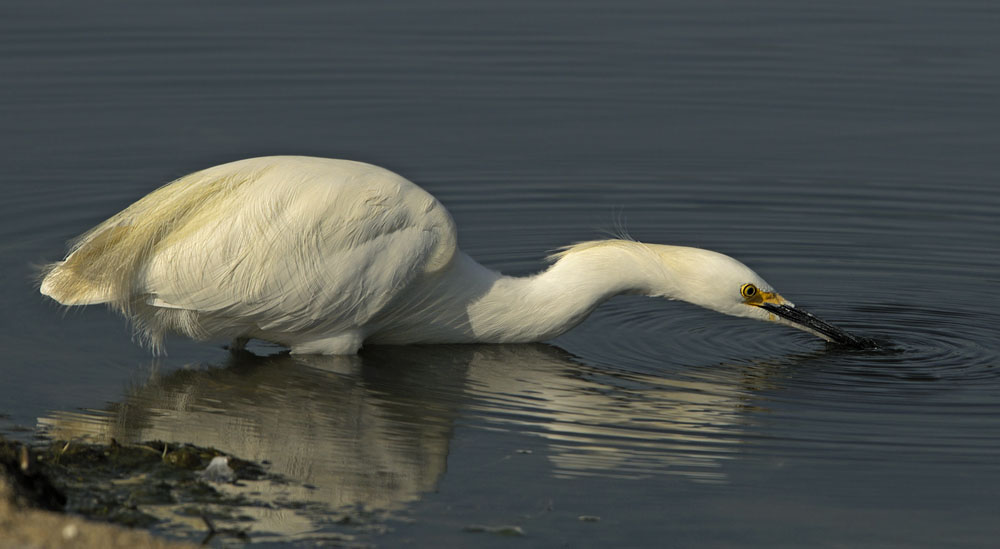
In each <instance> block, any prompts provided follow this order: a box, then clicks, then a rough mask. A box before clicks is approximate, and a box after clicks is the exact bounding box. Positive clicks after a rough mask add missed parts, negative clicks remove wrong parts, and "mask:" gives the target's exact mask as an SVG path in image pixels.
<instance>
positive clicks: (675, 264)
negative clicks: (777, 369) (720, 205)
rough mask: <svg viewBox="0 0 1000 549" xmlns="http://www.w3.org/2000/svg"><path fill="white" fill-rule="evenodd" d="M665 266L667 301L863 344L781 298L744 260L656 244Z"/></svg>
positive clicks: (705, 251) (834, 340) (850, 342)
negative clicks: (670, 300) (741, 261)
mask: <svg viewBox="0 0 1000 549" xmlns="http://www.w3.org/2000/svg"><path fill="white" fill-rule="evenodd" d="M655 250H656V252H657V253H658V254H659V255H660V256H661V258H662V260H663V265H664V273H663V279H664V287H663V289H662V292H657V293H658V294H659V295H662V296H663V297H667V298H670V299H681V300H684V301H687V302H690V303H694V304H695V305H700V306H702V307H705V308H708V309H712V310H714V311H718V312H720V313H725V314H727V315H733V316H743V317H748V318H756V319H758V320H765V321H769V322H777V323H779V324H785V325H787V326H791V327H793V328H797V329H799V330H804V331H806V332H809V333H811V334H813V335H816V336H819V337H821V338H823V339H825V340H826V341H832V342H836V343H846V344H853V345H858V344H860V342H861V341H862V340H860V339H859V338H857V337H856V336H853V335H851V334H849V333H847V332H845V331H843V330H841V329H840V328H837V327H835V326H832V325H830V324H827V323H826V322H823V321H822V320H820V319H819V318H817V317H815V316H813V315H812V314H810V313H807V312H806V311H804V310H802V309H799V308H796V307H795V304H794V303H792V302H791V301H788V300H787V299H785V298H783V297H781V295H780V294H778V293H777V292H776V291H774V288H773V287H771V285H770V284H768V283H767V282H766V281H765V280H764V279H763V278H761V277H760V275H758V274H757V273H755V272H753V271H752V270H751V269H750V268H749V267H747V266H746V265H744V264H742V263H740V262H739V261H737V260H735V259H733V258H731V257H729V256H727V255H724V254H720V253H717V252H713V251H710V250H702V249H699V248H685V247H678V246H655Z"/></svg>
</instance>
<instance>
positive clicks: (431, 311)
mask: <svg viewBox="0 0 1000 549" xmlns="http://www.w3.org/2000/svg"><path fill="white" fill-rule="evenodd" d="M456 241H457V237H456V230H455V223H454V221H453V220H452V218H451V215H450V214H449V213H448V211H447V210H445V208H444V207H443V206H442V205H441V203H440V202H438V201H437V200H436V199H435V198H434V197H433V196H431V195H430V194H429V193H427V192H426V191H424V190H423V189H421V188H420V187H418V186H417V185H415V184H413V183H411V182H410V181H408V180H406V179H404V178H403V177H401V176H399V175H397V174H395V173H392V172H390V171H388V170H385V169H382V168H379V167H376V166H372V165H369V164H364V163H360V162H351V161H346V160H332V159H324V158H311V157H295V156H275V157H264V158H252V159H247V160H240V161H237V162H232V163H229V164H223V165H220V166H216V167H213V168H209V169H206V170H203V171H199V172H196V173H193V174H191V175H188V176H185V177H182V178H180V179H178V180H176V181H174V182H172V183H169V184H167V185H165V186H163V187H161V188H159V189H157V190H155V191H153V192H152V193H150V194H149V195H147V196H145V197H144V198H142V199H140V200H139V201H137V202H135V203H134V204H132V205H131V206H129V207H128V208H126V209H125V210H123V211H121V212H120V213H118V214H116V215H115V216H113V217H111V218H110V219H108V220H107V221H105V222H103V223H101V224H100V225H98V226H96V227H94V228H93V229H91V230H90V231H88V232H87V233H85V234H84V235H82V236H80V237H79V238H78V239H77V240H76V241H75V242H74V243H73V244H72V245H71V248H70V251H69V253H68V255H67V256H66V258H65V259H64V260H63V261H59V262H57V263H54V264H52V265H49V266H48V268H47V270H46V272H45V276H44V280H43V281H42V284H41V292H42V293H43V294H45V295H47V296H50V297H52V298H53V299H55V300H56V301H58V302H60V303H62V304H64V305H89V304H96V303H106V304H108V305H109V306H111V307H112V308H114V309H117V310H119V311H120V312H122V313H123V314H124V315H125V316H126V317H127V318H129V319H130V320H131V321H132V323H133V326H134V328H135V330H136V333H137V334H138V335H140V336H141V337H142V338H143V339H144V340H145V341H146V342H147V343H148V344H149V345H150V346H152V347H153V349H154V350H159V349H160V348H161V347H162V344H163V337H164V335H165V334H166V333H168V332H178V333H181V334H184V335H187V336H189V337H192V338H195V339H202V340H203V339H214V338H231V339H233V340H234V343H235V344H236V345H242V344H244V343H245V342H246V341H247V339H250V338H256V339H261V340H266V341H271V342H275V343H279V344H282V345H285V346H287V347H289V348H291V351H292V352H293V353H322V354H352V353H355V352H357V351H358V349H359V348H361V346H362V344H364V343H387V344H407V343H462V342H491V343H518V342H532V341H541V340H547V339H551V338H553V337H555V336H557V335H559V334H562V333H563V332H565V331H567V330H569V329H570V328H572V327H573V326H575V325H576V324H578V323H579V322H580V321H582V320H583V319H584V318H585V317H586V316H587V315H588V314H589V313H590V312H591V311H593V310H594V308H595V307H597V305H598V304H600V303H601V302H602V301H604V300H606V299H608V298H610V297H612V296H614V295H618V294H643V295H648V296H655V297H663V298H667V299H679V300H683V301H688V302H691V303H694V304H696V305H700V306H702V307H706V308H709V309H713V310H715V311H719V312H721V313H725V314H728V315H735V316H742V317H749V318H756V319H759V320H767V321H773V322H778V323H781V324H787V325H789V326H793V327H795V328H798V329H801V330H805V331H807V332H810V333H812V334H815V335H817V336H819V337H821V338H823V339H825V340H827V341H834V342H839V343H849V344H859V342H860V341H861V340H860V339H859V338H856V337H854V336H852V335H850V334H848V333H847V332H844V331H842V330H840V329H838V328H835V327H833V326H831V325H829V324H827V323H825V322H822V321H820V320H819V319H817V318H816V317H814V316H812V315H810V314H808V313H806V312H804V311H802V310H800V309H797V308H795V307H794V305H793V304H792V303H791V302H789V301H787V300H786V299H784V298H783V297H781V296H780V295H779V294H778V293H776V292H775V291H774V289H773V288H772V287H771V286H770V285H769V284H768V283H767V282H765V281H764V280H763V279H762V278H761V277H760V276H758V275H757V274H756V273H754V272H753V271H752V270H750V269H749V268H748V267H746V266H745V265H743V264H742V263H740V262H739V261H736V260H735V259H732V258H730V257H728V256H726V255H723V254H720V253H716V252H712V251H709V250H702V249H697V248H688V247H680V246H665V245H658V244H644V243H640V242H634V241H630V240H601V241H593V242H584V243H579V244H574V245H571V246H567V247H566V248H564V249H562V251H560V252H558V253H556V254H555V255H553V256H552V257H551V259H552V261H553V262H554V263H553V264H552V265H551V266H550V267H549V268H548V269H547V270H545V271H543V272H541V273H538V274H536V275H533V276H528V277H520V278H518V277H508V276H504V275H502V274H500V273H498V272H495V271H493V270H490V269H488V268H486V267H483V266H482V265H480V264H479V263H477V262H476V261H475V260H473V259H472V258H470V257H469V256H468V255H466V254H465V253H463V252H462V251H461V250H459V249H458V247H457V244H456Z"/></svg>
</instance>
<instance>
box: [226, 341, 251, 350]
mask: <svg viewBox="0 0 1000 549" xmlns="http://www.w3.org/2000/svg"><path fill="white" fill-rule="evenodd" d="M248 341H250V338H249V337H234V338H233V340H232V341H231V342H230V343H229V350H230V351H232V352H234V353H239V352H241V351H243V350H245V349H246V348H247V342H248Z"/></svg>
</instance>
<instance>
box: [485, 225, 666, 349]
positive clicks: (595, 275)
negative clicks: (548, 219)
mask: <svg viewBox="0 0 1000 549" xmlns="http://www.w3.org/2000/svg"><path fill="white" fill-rule="evenodd" d="M663 276H664V273H663V267H662V262H658V261H656V260H655V259H654V258H653V257H652V255H651V254H650V252H649V250H648V248H647V247H646V246H644V245H642V244H639V243H636V242H630V241H623V240H613V241H604V242H601V243H595V244H594V245H592V246H585V247H582V248H581V249H571V250H569V251H568V252H567V253H564V254H562V255H561V257H560V258H559V260H558V261H557V262H556V263H555V264H554V265H552V266H551V267H549V269H547V270H546V271H543V272H541V273H539V274H537V275H534V276H529V277H523V278H514V277H498V278H497V279H496V280H495V281H494V282H493V284H492V285H491V286H490V288H489V289H488V291H487V292H486V293H485V294H483V295H482V296H480V297H479V298H478V299H476V300H474V301H472V302H471V303H469V305H468V309H467V310H468V313H469V321H470V325H471V328H472V330H473V333H474V334H475V335H476V340H478V341H494V342H529V341H541V340H546V339H550V338H553V337H556V336H558V335H559V334H562V333H563V332H566V331H567V330H569V329H570V328H572V327H574V326H576V325H577V324H579V323H580V322H582V321H583V319H585V318H586V317H587V315H589V314H590V313H591V312H592V311H593V310H594V308H596V307H597V306H598V305H599V304H600V303H602V302H603V301H605V300H607V299H608V298H610V297H613V296H616V295H620V294H642V295H653V294H654V293H656V291H655V288H656V287H658V286H659V285H660V284H661V282H660V281H662V278H663Z"/></svg>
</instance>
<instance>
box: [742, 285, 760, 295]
mask: <svg viewBox="0 0 1000 549" xmlns="http://www.w3.org/2000/svg"><path fill="white" fill-rule="evenodd" d="M740 294H742V295H743V297H745V298H747V299H750V298H752V297H754V296H755V295H757V287H756V286H754V285H753V284H744V285H743V286H741V287H740Z"/></svg>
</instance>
